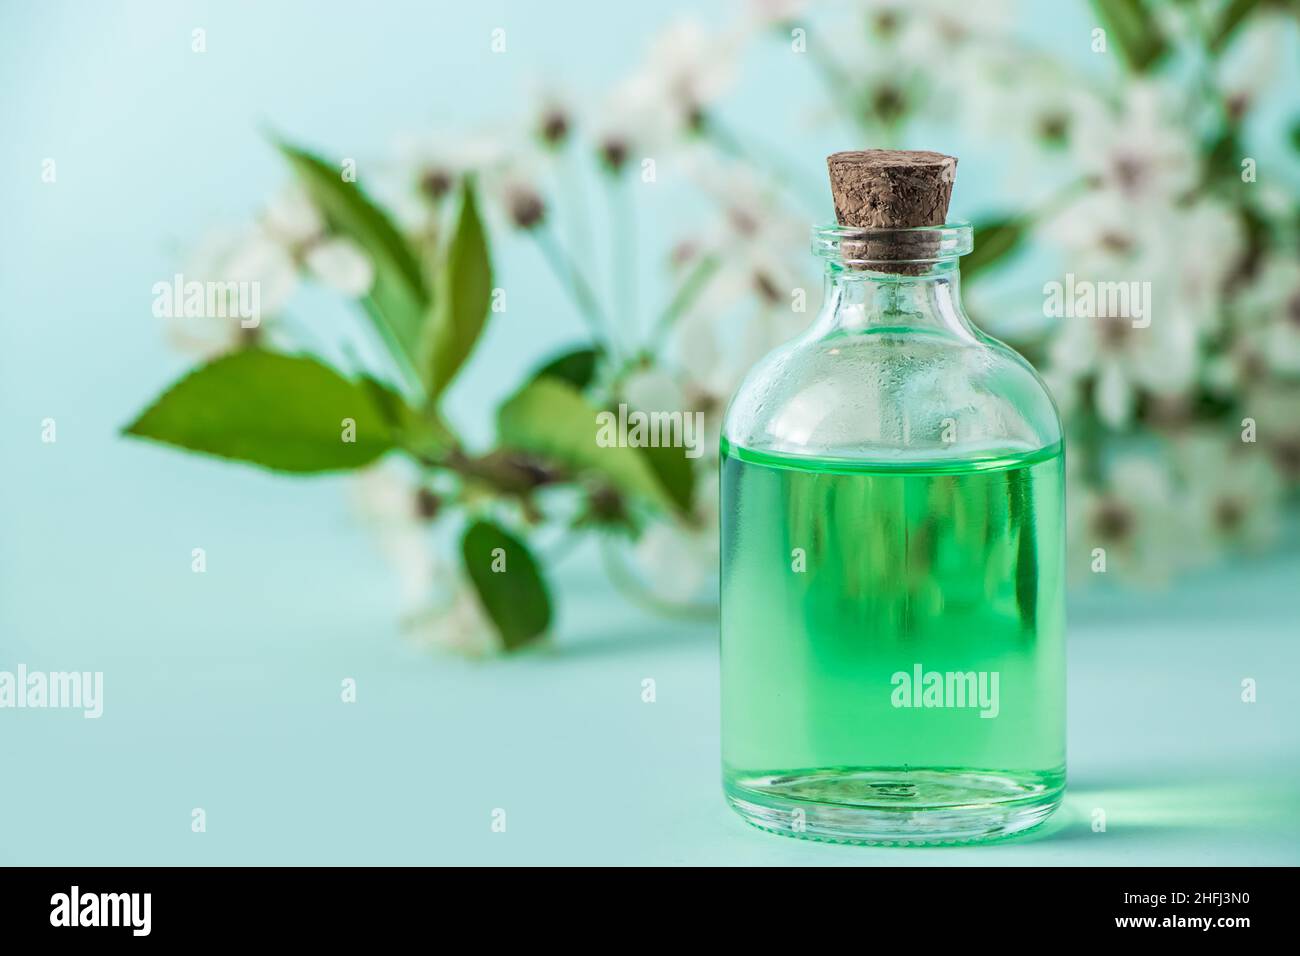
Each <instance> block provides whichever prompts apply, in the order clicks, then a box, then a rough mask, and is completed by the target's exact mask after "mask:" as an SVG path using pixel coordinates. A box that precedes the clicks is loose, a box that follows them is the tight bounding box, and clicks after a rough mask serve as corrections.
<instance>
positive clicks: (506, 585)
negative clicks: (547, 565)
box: [461, 521, 551, 651]
mask: <svg viewBox="0 0 1300 956" xmlns="http://www.w3.org/2000/svg"><path fill="white" fill-rule="evenodd" d="M461 554H462V556H463V557H464V560H465V571H466V572H467V573H468V574H469V579H470V581H471V582H473V584H474V589H475V590H476V591H477V592H478V596H479V600H480V601H481V602H482V604H483V609H484V610H485V611H486V612H487V614H488V617H490V618H491V619H492V623H493V624H495V625H496V628H497V631H498V633H500V635H501V641H502V643H503V644H504V645H505V648H506V650H508V651H513V650H517V649H518V648H520V647H523V646H524V645H525V644H528V643H529V642H530V641H533V640H536V639H537V638H539V637H541V636H542V635H543V634H545V633H546V629H547V628H548V627H550V624H551V599H550V595H549V593H548V591H547V587H546V582H545V581H544V580H543V579H542V574H541V571H540V570H539V569H538V566H537V561H536V559H535V558H534V557H533V555H532V552H530V551H529V550H528V546H527V545H525V544H524V543H523V542H522V541H520V540H519V539H518V538H516V537H515V536H514V535H512V534H510V533H509V532H507V531H505V530H504V529H502V528H500V527H499V526H497V525H496V524H493V523H492V522H490V521H476V522H474V523H473V524H472V525H470V526H469V527H468V528H467V529H466V530H465V536H464V537H463V538H462V539H461Z"/></svg>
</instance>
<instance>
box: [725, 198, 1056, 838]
mask: <svg viewBox="0 0 1300 956" xmlns="http://www.w3.org/2000/svg"><path fill="white" fill-rule="evenodd" d="M971 248H972V230H971V227H970V225H969V224H966V223H956V224H950V225H944V226H939V227H926V228H917V229H885V230H877V229H872V230H863V229H854V228H844V227H829V228H821V229H817V230H816V231H815V232H814V240H813V249H814V252H815V253H816V254H817V255H818V256H820V257H821V258H823V259H824V260H825V268H826V283H825V301H824V304H823V306H822V309H821V311H820V313H819V314H818V316H817V318H816V320H815V321H814V322H813V324H812V326H811V328H809V329H808V331H807V332H805V333H804V334H803V335H802V336H800V337H799V338H797V339H795V340H794V341H792V342H790V343H788V344H786V345H784V346H782V347H780V348H778V349H777V350H776V351H774V352H772V353H771V354H769V355H768V356H767V357H766V358H764V359H763V360H762V361H760V362H759V364H758V365H757V366H756V367H755V368H753V369H752V370H751V371H750V373H749V375H748V377H747V378H746V379H745V381H744V382H743V384H742V385H741V386H740V388H739V390H738V391H737V393H736V395H735V396H734V397H733V399H732V401H731V404H730V406H729V408H728V411H727V415H726V418H725V421H724V424H723V431H722V477H721V483H722V487H721V495H722V504H721V513H722V518H721V522H722V581H721V590H722V596H721V605H722V622H721V629H722V642H721V643H722V756H723V785H724V790H725V793H726V797H727V800H728V802H729V803H730V804H731V806H732V807H734V808H735V809H736V811H737V812H739V813H740V814H741V816H743V817H744V818H745V819H746V820H748V821H749V822H751V823H754V824H756V825H757V826H760V827H762V828H764V829H768V830H773V831H776V832H779V833H783V834H788V835H794V836H803V837H808V838H814V839H823V840H835V841H849V842H867V843H947V842H967V841H972V840H985V839H993V838H997V837H1001V836H1005V835H1008V834H1011V833H1016V832H1019V831H1022V830H1024V829H1027V828H1028V827H1031V826H1034V825H1035V824H1037V823H1039V822H1041V821H1042V820H1044V819H1045V818H1046V817H1047V816H1048V815H1049V814H1050V813H1051V812H1052V811H1053V810H1054V809H1055V808H1056V806H1057V805H1058V803H1059V802H1060V799H1061V795H1062V792H1063V789H1064V781H1065V619H1064V594H1063V583H1064V582H1063V569H1064V555H1063V547H1064V541H1063V538H1064V468H1063V461H1064V459H1063V443H1062V433H1061V426H1060V419H1059V417H1058V415H1057V411H1056V408H1055V405H1054V404H1053V401H1052V399H1051V397H1050V396H1049V394H1048V392H1047V390H1046V388H1045V386H1044V385H1043V383H1042V381H1041V379H1040V378H1039V377H1038V375H1037V374H1036V373H1035V371H1034V369H1033V368H1032V367H1031V366H1030V365H1029V364H1028V363H1027V362H1026V361H1025V360H1024V359H1022V358H1021V357H1020V356H1019V355H1017V354H1016V353H1015V352H1014V351H1012V350H1011V349H1010V348H1008V347H1007V346H1006V345H1004V344H1002V343H1001V342H998V341H997V340H996V339H993V338H991V337H990V336H988V335H985V334H984V333H983V332H981V331H979V330H978V329H976V328H975V327H974V326H973V325H972V323H971V321H970V319H969V318H968V317H967V315H966V313H965V312H964V311H963V309H962V303H961V297H960V279H959V270H958V261H959V257H960V256H961V255H963V254H965V253H967V252H969V251H970V250H971Z"/></svg>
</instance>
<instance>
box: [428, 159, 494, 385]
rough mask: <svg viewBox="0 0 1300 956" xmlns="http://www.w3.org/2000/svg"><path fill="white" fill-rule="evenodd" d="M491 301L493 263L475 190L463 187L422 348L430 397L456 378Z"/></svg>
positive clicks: (479, 331)
mask: <svg viewBox="0 0 1300 956" xmlns="http://www.w3.org/2000/svg"><path fill="white" fill-rule="evenodd" d="M491 303H492V263H491V260H490V259H489V258H488V244H487V235H486V233H484V231H483V222H482V220H481V219H480V218H479V214H478V205H477V203H476V202H475V200H474V187H473V185H472V184H471V183H470V182H468V181H465V182H463V183H462V185H461V202H460V215H459V216H458V217H457V220H456V227H455V229H454V230H453V232H452V236H451V241H450V242H449V243H448V246H447V250H446V254H445V256H444V257H443V261H442V265H441V267H440V268H439V272H438V296H437V301H436V303H435V305H434V307H433V314H432V315H431V316H430V317H429V323H428V328H427V329H426V332H425V337H424V341H423V342H422V344H421V366H422V368H423V369H424V377H425V383H426V385H427V386H428V390H429V395H430V397H431V398H432V397H436V396H437V395H438V394H439V393H441V392H442V390H443V389H445V388H446V387H447V385H448V383H450V382H451V380H452V379H453V378H455V377H456V373H457V372H458V371H460V367H461V366H462V365H463V364H464V363H465V359H467V358H469V354H470V352H472V351H473V349H474V344H475V343H476V342H478V339H479V335H480V334H481V333H482V332H483V325H484V323H485V322H486V321H487V316H488V307H489V306H490V305H491Z"/></svg>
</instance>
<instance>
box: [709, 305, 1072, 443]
mask: <svg viewBox="0 0 1300 956" xmlns="http://www.w3.org/2000/svg"><path fill="white" fill-rule="evenodd" d="M722 434H723V438H724V439H725V441H726V442H727V443H728V444H730V445H734V446H740V447H742V448H748V449H752V450H755V451H768V452H773V453H777V454H784V455H797V456H817V457H821V456H825V457H834V458H845V459H863V460H872V459H897V460H909V459H911V460H918V461H919V460H945V459H957V458H968V457H972V456H983V455H986V454H1000V453H1003V452H1008V451H1010V452H1031V451H1036V450H1038V449H1041V448H1046V447H1050V446H1054V445H1056V444H1057V443H1059V442H1060V441H1061V423H1060V416H1059V415H1058V413H1057V410H1056V405H1055V403H1054V402H1053V400H1052V397H1051V394H1050V393H1049V392H1048V390H1047V387H1046V385H1044V384H1043V381H1042V379H1041V378H1040V377H1039V375H1038V373H1037V372H1036V371H1035V370H1034V368H1033V367H1032V366H1031V365H1030V364H1029V363H1028V362H1027V361H1025V359H1024V358H1022V357H1021V356H1020V355H1019V354H1018V353H1017V352H1015V351H1014V350H1013V349H1011V348H1010V347H1009V346H1007V345H1005V344H1004V343H1002V342H1000V341H998V340H997V339H994V338H992V337H991V336H987V335H985V334H983V333H982V332H978V331H973V332H972V335H971V336H969V337H958V336H955V335H952V334H949V333H936V332H930V331H921V330H916V329H889V328H873V329H871V330H856V331H840V332H836V333H833V334H828V335H814V334H812V333H811V332H810V333H806V334H805V335H803V336H801V337H800V338H797V339H795V340H793V341H791V342H789V343H786V344H785V345H783V346H780V347H779V348H777V349H775V350H774V351H772V352H770V353H769V354H768V355H767V356H765V357H764V358H763V359H761V360H760V361H759V362H758V363H757V364H756V365H755V366H754V367H753V368H752V369H751V370H750V371H749V373H748V374H747V375H746V377H745V379H744V381H743V382H742V383H741V385H740V387H739V388H738V389H737V391H736V393H735V395H734V396H733V398H732V400H731V403H730V404H729V406H728V408H727V412H726V415H725V417H724V420H723V426H722Z"/></svg>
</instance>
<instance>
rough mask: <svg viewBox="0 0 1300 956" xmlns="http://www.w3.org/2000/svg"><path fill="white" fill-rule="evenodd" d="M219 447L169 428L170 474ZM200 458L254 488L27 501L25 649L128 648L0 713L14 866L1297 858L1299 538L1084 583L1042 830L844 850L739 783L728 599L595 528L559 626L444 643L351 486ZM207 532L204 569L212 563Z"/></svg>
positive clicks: (0, 840) (9, 633) (31, 664)
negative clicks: (1251, 689)
mask: <svg viewBox="0 0 1300 956" xmlns="http://www.w3.org/2000/svg"><path fill="white" fill-rule="evenodd" d="M147 454H149V455H156V456H160V457H159V461H162V458H161V456H163V455H166V454H167V453H166V452H162V451H156V452H155V451H149V452H147ZM194 467H195V466H194V465H193V464H192V463H189V462H187V461H185V460H183V459H180V457H179V456H172V457H171V459H169V460H168V461H167V462H166V464H164V465H162V466H161V468H162V471H163V474H160V475H159V476H158V477H157V479H156V480H157V481H159V482H163V483H166V482H168V481H173V480H175V474H186V473H187V471H190V472H192V471H193V469H194ZM168 471H171V472H174V474H172V475H170V476H169V475H168V474H166V472H168ZM199 472H200V473H201V475H203V476H208V475H209V474H210V473H211V476H210V480H211V481H212V483H213V484H212V487H213V488H222V489H225V490H226V493H228V494H235V495H240V494H241V493H243V492H247V491H249V490H255V491H256V492H257V493H256V494H251V495H249V496H248V497H236V498H234V499H231V500H229V501H226V502H224V504H223V505H222V507H221V508H217V509H214V510H213V512H212V514H211V515H209V517H207V518H204V517H202V515H203V511H202V509H198V508H196V507H195V505H194V503H193V502H188V503H186V502H184V501H174V502H170V501H165V502H163V503H162V504H161V505H159V506H158V507H157V508H154V509H153V513H152V519H151V521H150V522H149V523H147V524H145V525H143V527H142V530H139V531H137V532H136V533H134V534H132V533H131V529H132V528H135V527H140V526H139V520H138V519H139V517H140V515H141V514H142V513H143V509H146V508H148V507H149V501H150V489H149V488H148V487H144V488H139V489H137V490H136V491H135V493H134V495H135V497H134V500H127V501H123V500H121V499H120V498H119V500H117V501H116V503H115V504H113V505H111V506H110V503H108V502H100V503H99V504H100V505H101V506H102V507H103V509H107V510H101V511H100V512H99V514H100V517H99V518H98V519H97V520H98V523H99V525H101V526H106V527H102V528H101V531H102V533H101V534H96V535H90V536H87V535H83V534H79V532H78V526H77V522H76V521H68V520H66V516H64V518H63V519H60V517H59V516H58V514H57V513H46V512H45V511H43V507H42V505H43V502H42V501H41V500H40V497H41V495H42V494H47V495H49V496H50V502H51V503H53V502H56V501H62V502H67V501H68V500H69V499H68V498H66V497H62V494H63V489H60V488H58V487H57V484H58V483H59V482H60V481H66V480H67V478H66V476H63V477H60V476H61V475H62V472H51V478H50V481H51V482H52V483H53V484H54V485H55V487H50V488H48V489H46V490H45V491H42V492H37V493H35V494H36V498H37V500H35V501H31V502H28V504H27V506H25V507H24V508H23V509H21V511H19V512H17V513H16V514H15V515H13V517H14V520H15V521H16V522H17V524H18V527H17V529H16V530H17V531H18V532H19V534H20V535H21V537H20V538H19V539H18V540H22V541H23V542H25V544H24V547H25V551H24V557H25V560H24V561H22V562H20V563H18V564H12V563H10V564H9V568H8V569H9V571H10V573H9V574H8V575H7V577H6V586H5V593H4V602H3V604H0V626H2V628H3V629H2V630H0V634H3V635H4V641H3V643H2V644H0V670H13V669H14V667H15V665H16V664H18V663H24V664H26V666H27V667H28V668H29V669H33V670H35V669H44V670H64V669H80V670H102V671H103V672H104V688H105V690H104V713H103V716H102V717H101V718H100V719H98V720H86V719H83V717H82V716H81V715H80V713H77V712H70V711H50V710H46V711H34V710H26V711H18V710H6V711H0V756H2V757H3V762H4V766H5V768H6V778H7V780H8V781H9V783H7V784H6V785H5V786H2V787H0V818H3V819H4V820H5V821H6V826H5V827H4V828H3V831H0V833H2V835H0V862H3V863H9V864H77V865H82V864H237V863H255V864H261V863H278V864H354V863H369V864H453V863H461V864H492V863H503V864H505V863H513V864H543V863H553V864H763V865H769V864H825V865H889V866H898V865H904V866H906V865H918V864H922V865H923V864H948V865H968V864H1049V865H1052V864H1086V865H1092V864H1295V863H1297V862H1300V824H1298V823H1297V819H1298V816H1297V810H1300V759H1297V757H1298V756H1300V743H1298V739H1297V738H1298V737H1300V695H1297V694H1296V693H1295V676H1294V675H1295V674H1296V673H1298V672H1300V645H1297V641H1296V637H1297V621H1300V614H1297V613H1296V610H1297V604H1298V597H1297V590H1296V584H1297V582H1298V581H1300V555H1296V554H1283V555H1281V556H1275V557H1274V558H1272V559H1269V560H1260V561H1256V562H1246V563H1240V564H1238V565H1237V566H1236V567H1233V568H1230V569H1224V570H1222V571H1220V572H1213V573H1205V574H1202V575H1199V576H1198V577H1196V578H1194V579H1191V580H1188V581H1185V582H1183V583H1182V584H1180V585H1179V586H1178V587H1177V588H1176V589H1175V590H1173V591H1168V592H1164V593H1154V594H1133V593H1103V592H1089V593H1087V594H1085V595H1083V596H1082V597H1078V598H1075V599H1073V600H1072V606H1071V627H1070V652H1069V667H1070V670H1069V695H1070V696H1069V762H1070V768H1069V791H1068V795H1067V797H1066V800H1065V804H1064V806H1063V807H1062V809H1061V811H1059V812H1058V813H1057V815H1056V816H1055V817H1054V818H1053V820H1052V821H1051V822H1050V823H1049V824H1048V825H1046V826H1045V827H1044V828H1041V829H1040V830H1039V831H1037V832H1035V833H1033V834H1031V835H1028V836H1025V837H1022V838H1019V839H1017V840H1012V841H1007V842H1004V843H1000V844H995V845H989V846H985V847H955V848H868V847H852V846H835V845H826V844H817V843H811V842H804V841H797V840H791V839H787V838H783V837H778V836H773V835H769V834H766V833H763V832H760V831H758V830H755V829H752V828H750V827H748V826H747V825H746V824H744V823H743V822H741V820H740V819H739V818H738V817H736V816H735V815H734V814H733V813H732V812H731V811H730V810H729V809H728V808H727V807H726V805H725V804H724V802H723V800H722V797H721V793H720V787H719V779H718V778H719V772H718V697H717V693H718V687H717V685H718V673H717V670H718V668H717V650H716V631H715V629H714V628H713V627H712V626H709V625H705V624H683V623H681V622H675V621H674V622H670V621H664V620H660V619H658V618H655V617H652V616H649V615H647V614H645V613H642V612H640V611H637V610H635V609H632V608H630V607H629V606H628V605H627V604H626V603H625V602H624V601H622V600H621V599H620V598H619V597H618V596H617V595H616V594H615V593H613V592H612V591H611V589H610V588H609V586H608V585H607V584H606V583H605V582H604V581H603V579H602V578H601V577H600V576H599V575H598V574H595V573H593V567H592V562H591V561H590V560H589V558H590V555H587V554H584V553H582V552H579V553H578V554H576V555H575V556H573V557H571V558H570V559H568V560H567V561H566V563H565V565H563V566H562V567H561V568H560V569H559V571H558V572H557V575H556V577H557V584H558V586H559V588H560V589H561V590H562V592H563V600H562V603H561V607H560V614H559V619H558V626H557V628H556V632H557V637H556V638H555V640H554V641H553V642H552V643H551V645H550V646H548V647H546V648H544V649H541V650H538V651H534V652H531V653H528V654H525V655H522V656H519V657H516V658H511V659H506V660H499V661H488V662H469V661H464V660H459V659H455V658H449V657H446V656H440V655H438V654H435V653H431V652H429V651H428V650H424V649H419V648H416V647H414V646H412V645H411V644H409V643H408V642H407V641H405V640H404V639H403V638H402V637H401V636H400V635H399V632H398V629H397V627H396V624H395V617H396V615H395V611H394V606H395V603H394V598H395V592H396V586H395V582H394V581H393V579H392V576H391V575H390V574H389V572H388V570H387V569H386V568H385V567H384V565H383V563H382V562H381V560H380V559H379V558H378V557H377V555H376V554H375V549H374V548H373V545H372V543H371V542H370V541H369V539H368V538H367V537H366V535H365V533H364V532H363V531H362V530H361V529H360V528H358V527H357V525H356V524H355V523H354V522H353V521H351V520H350V519H349V517H348V515H347V513H346V508H344V507H342V506H341V505H340V495H339V493H338V490H337V486H329V485H321V484H320V483H316V484H311V485H293V484H292V483H287V484H286V483H283V482H277V481H276V480H275V479H272V478H269V477H267V476H264V475H259V474H256V473H251V472H245V471H237V470H224V469H221V468H220V466H215V469H213V467H211V466H206V465H205V466H203V467H202V468H201V469H200V470H199ZM29 477H35V476H29ZM203 480H204V481H208V480H209V478H208V477H204V478H203ZM28 486H29V487H33V488H36V487H40V482H29V485H28ZM89 493H90V494H92V495H93V494H94V493H93V491H92V492H89ZM204 493H206V494H210V493H211V489H207V490H205V492H204ZM236 502H238V503H239V504H238V505H235V503H236ZM160 509H161V510H162V511H164V512H167V513H164V514H161V515H160V514H157V513H156V512H157V511H158V510H160ZM117 526H120V527H117ZM10 540H11V541H12V540H14V539H10ZM196 540H199V541H203V542H205V543H206V546H207V548H208V555H209V557H208V562H209V569H208V572H207V573H206V574H193V573H191V571H190V567H189V549H190V547H191V544H192V542H194V541H196ZM55 568H57V569H58V570H59V573H58V574H54V573H52V569H55ZM647 677H651V678H654V680H655V682H656V686H657V699H656V701H655V702H654V703H650V704H648V703H643V702H642V700H641V681H642V680H643V679H644V678H647ZM1247 677H1250V678H1254V679H1255V680H1256V681H1257V685H1258V700H1257V702H1256V703H1253V704H1246V703H1243V702H1242V701H1241V700H1240V686H1241V681H1242V679H1243V678H1247ZM345 678H353V679H354V680H355V681H356V682H357V689H358V696H357V701H356V703H354V704H345V703H343V702H342V701H341V699H340V698H341V695H340V687H341V682H342V681H343V679H345ZM15 780H21V781H22V785H21V786H15V785H13V784H12V782H13V781H15ZM196 807H201V808H203V810H204V811H205V814H206V821H207V828H206V832H203V833H194V832H192V830H191V826H190V821H191V811H192V810H193V808H196ZM498 808H500V809H504V810H505V811H506V817H505V819H506V829H505V832H493V829H492V814H493V811H494V810H496V809H498ZM1098 808H1100V809H1102V810H1104V811H1105V816H1106V828H1105V832H1094V830H1093V827H1092V819H1093V814H1094V811H1095V810H1096V809H1098Z"/></svg>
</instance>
